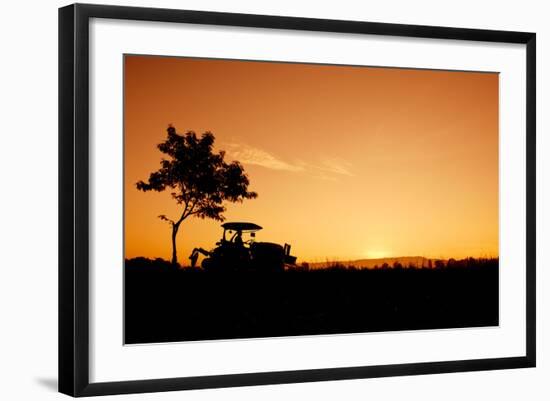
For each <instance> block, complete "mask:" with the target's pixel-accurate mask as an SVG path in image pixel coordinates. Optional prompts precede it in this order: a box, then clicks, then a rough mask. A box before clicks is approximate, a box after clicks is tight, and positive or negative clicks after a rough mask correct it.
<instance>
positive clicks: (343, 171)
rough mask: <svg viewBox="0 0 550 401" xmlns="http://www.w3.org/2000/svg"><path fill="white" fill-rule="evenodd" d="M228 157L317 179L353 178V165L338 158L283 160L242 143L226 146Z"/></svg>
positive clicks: (244, 162)
mask: <svg viewBox="0 0 550 401" xmlns="http://www.w3.org/2000/svg"><path fill="white" fill-rule="evenodd" d="M225 148H226V152H227V156H228V157H229V158H230V159H235V160H238V161H239V162H241V163H243V164H251V165H256V166H261V167H264V168H268V169H271V170H279V171H288V172H295V173H306V174H310V175H312V176H314V177H317V178H322V179H334V178H335V177H334V176H335V175H345V176H350V177H351V176H353V173H352V172H351V171H350V167H351V164H350V163H349V162H346V161H344V160H340V159H336V158H329V157H326V158H323V159H322V160H321V161H320V162H319V163H308V162H305V161H304V160H293V161H289V160H283V159H282V158H280V157H277V156H275V155H274V154H272V153H270V152H267V151H265V150H263V149H259V148H255V147H252V146H249V145H244V144H240V143H229V144H227V145H226V146H225Z"/></svg>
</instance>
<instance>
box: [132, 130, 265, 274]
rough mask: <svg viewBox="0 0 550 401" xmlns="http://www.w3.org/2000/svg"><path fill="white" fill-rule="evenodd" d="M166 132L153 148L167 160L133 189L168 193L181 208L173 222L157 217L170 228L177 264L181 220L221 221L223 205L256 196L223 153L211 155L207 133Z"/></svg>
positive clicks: (210, 136)
mask: <svg viewBox="0 0 550 401" xmlns="http://www.w3.org/2000/svg"><path fill="white" fill-rule="evenodd" d="M167 132H168V137H167V138H166V140H165V141H164V142H162V143H160V144H159V145H157V147H158V149H159V150H160V151H161V152H162V153H164V154H165V155H166V156H167V159H164V158H163V159H162V160H161V162H160V164H161V167H160V169H159V170H158V171H155V172H153V173H151V175H150V176H149V180H148V181H147V182H144V181H139V182H138V183H137V184H136V186H137V189H139V190H141V191H153V190H154V191H158V192H161V191H164V190H165V189H169V190H170V191H171V195H172V198H174V200H175V201H176V202H177V203H178V205H181V209H182V210H181V215H180V216H179V217H178V218H177V219H174V220H172V219H170V218H168V217H166V216H165V215H163V214H162V215H160V216H158V217H159V218H160V219H161V220H164V221H167V222H168V223H170V225H171V227H172V263H173V264H177V263H178V257H177V252H176V236H177V234H178V230H179V227H180V224H181V223H182V222H183V221H184V220H185V219H187V218H188V217H190V216H196V217H200V218H202V219H205V218H209V219H214V220H218V221H223V220H224V219H225V218H224V216H223V212H225V210H226V209H225V206H224V205H223V204H224V202H225V201H229V202H242V201H243V200H244V199H253V198H256V197H257V196H258V195H257V194H256V193H255V192H249V191H248V184H249V180H248V177H247V176H246V174H245V173H244V168H243V166H242V165H241V164H240V163H239V162H237V161H233V162H231V163H226V162H225V161H224V156H225V152H223V151H221V152H219V153H215V152H214V151H213V145H214V139H215V138H214V135H213V134H212V133H211V132H205V133H204V134H202V136H201V137H200V138H199V137H197V135H196V134H195V132H193V131H188V132H186V133H185V134H184V135H179V134H177V133H176V129H175V128H174V127H172V126H169V127H168V129H167Z"/></svg>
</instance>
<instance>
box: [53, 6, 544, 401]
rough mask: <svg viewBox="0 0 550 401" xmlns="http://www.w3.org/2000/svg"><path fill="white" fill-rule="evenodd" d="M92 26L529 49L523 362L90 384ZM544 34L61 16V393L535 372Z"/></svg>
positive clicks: (90, 11) (209, 17) (139, 11)
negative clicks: (170, 26)
mask: <svg viewBox="0 0 550 401" xmlns="http://www.w3.org/2000/svg"><path fill="white" fill-rule="evenodd" d="M91 18H108V19H120V20H141V21H160V22H175V23H191V24H206V25H219V26H239V27H251V28H276V29H285V30H305V31H322V32H337V33H353V34H369V35H386V36H402V37H415V38H438V39H450V40H468V41H484V42H501V43H519V44H525V45H526V60H525V61H526V88H527V89H526V94H525V95H526V121H527V124H526V138H525V141H526V151H527V155H526V156H527V158H526V160H527V166H526V171H527V177H526V179H527V181H526V185H527V188H526V190H527V193H526V202H527V214H526V236H527V244H526V252H527V258H526V308H527V309H526V317H527V322H526V327H525V332H526V354H525V355H524V356H520V357H507V358H494V359H474V360H455V361H445V362H426V363H406V364H396V365H380V366H353V367H345V368H328V369H312V370H294V371H276V372H262V373H243V374H229V375H216V376H194V377H180V378H166V379H154V380H135V381H122V382H102V383H90V380H89V335H88V329H89V312H88V311H89V290H88V286H89V266H88V260H89V259H88V256H89V234H88V228H89V222H88V218H89V213H88V211H89V209H88V207H89V194H90V189H89V179H88V172H89V164H88V163H89V142H88V139H89V132H88V126H89V117H88V111H89V103H88V95H89V75H88V61H89V32H88V29H89V21H90V19H91ZM535 48H536V35H535V33H526V32H508V31H494V30H479V29H463V28H447V27H436V26H417V25H401V24H387V23H372V22H357V21H338V20H326V19H310V18H295V17H282V16H265V15H245V14H232V13H220V12H203V11H186V10H172V9H155V8H138V7H120V6H105V5H87V4H74V5H69V6H66V7H63V8H60V9H59V391H60V392H62V393H65V394H68V395H71V396H95V395H107V394H124V393H140V392H159V391H172V390H188V389H203V388H217V387H234V386H250V385H263V384H281V383H295V382H315V381H324V380H344V379H360V378H372V377H383V376H400V375H420V374H433V373H449V372H464V371H479V370H492V369H512V368H526V367H534V366H535V363H536V358H535V349H536V337H535V324H536V321H535V296H536V294H535V235H536V230H535V224H536V220H535V219H536V217H535V210H536V204H535V193H536V189H535V165H536V161H535V146H536V143H535V131H536V127H535V120H536V114H535V109H536V107H535V101H536V87H535V86H536V70H535V65H536V50H535Z"/></svg>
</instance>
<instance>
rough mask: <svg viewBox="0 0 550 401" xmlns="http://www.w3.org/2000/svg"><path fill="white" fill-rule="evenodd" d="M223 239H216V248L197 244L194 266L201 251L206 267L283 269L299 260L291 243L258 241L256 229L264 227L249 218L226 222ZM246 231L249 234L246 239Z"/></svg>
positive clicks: (220, 268) (215, 269) (192, 259)
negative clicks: (241, 220) (243, 220)
mask: <svg viewBox="0 0 550 401" xmlns="http://www.w3.org/2000/svg"><path fill="white" fill-rule="evenodd" d="M221 227H222V228H223V236H222V239H221V240H220V241H218V242H216V248H214V249H213V250H211V251H207V250H205V249H203V248H195V249H193V252H192V253H191V256H189V259H190V260H191V266H192V267H195V266H196V264H197V259H198V257H199V254H202V255H204V256H206V258H204V259H203V261H202V263H201V267H202V268H203V269H204V270H206V271H212V272H215V271H217V272H229V271H262V272H263V271H265V272H276V271H283V270H284V269H285V265H294V264H296V257H295V256H291V255H290V245H289V244H284V246H283V245H279V244H274V243H272V242H256V241H255V237H256V232H257V231H259V230H261V229H262V227H260V226H259V225H257V224H254V223H245V222H232V223H224V224H222V225H221ZM243 235H246V236H247V237H248V238H247V239H246V240H244V239H243Z"/></svg>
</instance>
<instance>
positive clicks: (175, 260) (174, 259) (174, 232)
mask: <svg viewBox="0 0 550 401" xmlns="http://www.w3.org/2000/svg"><path fill="white" fill-rule="evenodd" d="M179 227H180V225H179V224H173V225H172V264H174V265H177V264H178V253H177V251H176V235H177V234H178V229H179Z"/></svg>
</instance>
